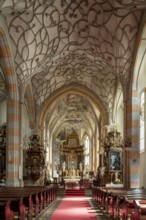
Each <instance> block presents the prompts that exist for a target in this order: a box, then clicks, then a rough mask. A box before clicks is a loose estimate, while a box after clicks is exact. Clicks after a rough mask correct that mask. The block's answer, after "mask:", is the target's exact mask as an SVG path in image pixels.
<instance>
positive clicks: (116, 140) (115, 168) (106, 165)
mask: <svg viewBox="0 0 146 220" xmlns="http://www.w3.org/2000/svg"><path fill="white" fill-rule="evenodd" d="M103 137H104V138H103V140H102V141H101V146H100V149H99V155H100V167H99V170H100V175H99V179H100V183H101V185H105V184H107V183H109V182H111V183H121V182H122V176H123V140H122V136H121V133H120V132H119V131H117V128H116V125H115V124H114V125H111V126H106V132H105V134H103ZM102 171H103V172H102Z"/></svg>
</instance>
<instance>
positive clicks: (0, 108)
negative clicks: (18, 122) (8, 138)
mask: <svg viewBox="0 0 146 220" xmlns="http://www.w3.org/2000/svg"><path fill="white" fill-rule="evenodd" d="M6 122H7V101H6V100H3V101H1V102H0V126H1V125H3V124H4V123H6Z"/></svg>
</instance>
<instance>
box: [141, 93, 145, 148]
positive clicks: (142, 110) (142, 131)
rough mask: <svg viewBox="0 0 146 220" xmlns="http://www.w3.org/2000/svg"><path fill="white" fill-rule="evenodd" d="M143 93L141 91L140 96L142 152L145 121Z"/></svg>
mask: <svg viewBox="0 0 146 220" xmlns="http://www.w3.org/2000/svg"><path fill="white" fill-rule="evenodd" d="M144 112H145V93H144V92H142V94H141V98H140V152H144V142H145V137H144V136H145V135H144V130H145V126H144V121H145V115H144Z"/></svg>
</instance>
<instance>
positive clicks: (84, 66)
mask: <svg viewBox="0 0 146 220" xmlns="http://www.w3.org/2000/svg"><path fill="white" fill-rule="evenodd" d="M128 2H129V3H128V4H127V3H126V1H124V0H123V1H121V0H117V1H116V0H115V1H114V0H84V1H82V0H64V1H63V0H59V1H58V0H37V1H36V0H19V1H17V0H3V1H1V3H0V13H1V14H2V15H4V16H5V19H6V23H7V27H8V31H9V34H10V41H11V46H12V52H13V55H14V62H15V68H16V74H17V77H18V83H19V88H21V89H22V88H23V89H25V87H26V86H27V85H28V84H30V85H31V86H32V91H33V95H34V99H35V105H36V106H38V107H39V106H41V105H42V104H44V103H45V101H46V100H47V99H48V97H49V96H50V95H51V94H52V93H53V92H55V91H56V90H57V89H59V88H61V87H62V86H66V85H69V84H72V83H77V84H79V85H82V86H83V87H85V88H88V89H90V90H91V91H92V92H93V93H94V94H96V95H97V97H98V98H99V99H100V100H101V101H102V103H103V105H104V107H105V108H106V110H107V111H108V112H109V113H112V107H113V102H114V95H115V89H116V85H117V81H119V80H120V81H121V84H122V86H123V89H124V92H126V91H127V87H128V85H129V79H130V77H131V66H132V62H133V59H134V53H135V49H136V44H137V37H138V29H139V26H140V21H141V18H142V12H143V10H141V9H143V8H145V2H144V1H139V2H138V1H134V0H133V1H132V0H131V1H128Z"/></svg>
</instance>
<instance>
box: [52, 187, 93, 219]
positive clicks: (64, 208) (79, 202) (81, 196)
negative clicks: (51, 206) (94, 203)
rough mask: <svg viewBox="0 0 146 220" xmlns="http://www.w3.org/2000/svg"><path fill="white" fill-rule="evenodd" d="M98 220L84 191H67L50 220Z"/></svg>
mask: <svg viewBox="0 0 146 220" xmlns="http://www.w3.org/2000/svg"><path fill="white" fill-rule="evenodd" d="M61 219H63V220H75V219H77V220H91V219H92V220H97V216H96V213H95V212H94V211H93V210H92V207H91V205H90V203H89V201H88V197H86V195H85V192H84V190H66V195H65V197H64V198H63V199H62V202H61V203H60V205H59V206H58V208H57V209H56V210H55V211H54V213H53V215H52V217H51V218H49V220H61Z"/></svg>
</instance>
